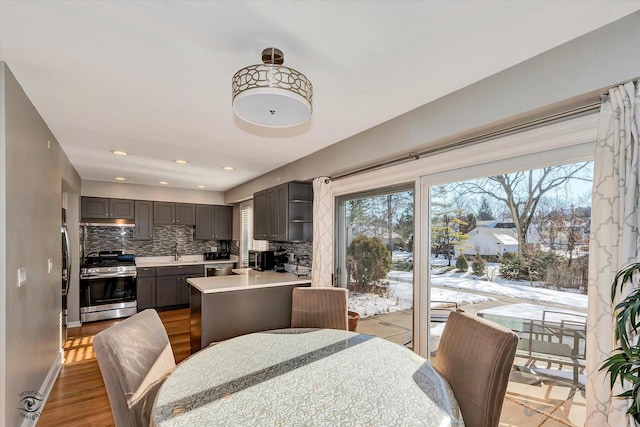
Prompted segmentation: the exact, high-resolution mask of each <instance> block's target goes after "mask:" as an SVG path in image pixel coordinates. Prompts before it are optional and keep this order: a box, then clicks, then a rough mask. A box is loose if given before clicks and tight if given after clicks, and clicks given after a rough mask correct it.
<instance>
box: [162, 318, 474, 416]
mask: <svg viewBox="0 0 640 427" xmlns="http://www.w3.org/2000/svg"><path fill="white" fill-rule="evenodd" d="M151 424H152V425H153V426H157V427H178V426H185V427H186V426H189V427H193V426H321V425H324V426H394V425H396V426H463V425H464V423H463V422H462V417H461V415H460V412H459V408H458V404H457V402H456V400H455V398H454V396H453V393H452V391H451V389H450V388H449V385H448V384H447V382H446V381H445V380H444V379H443V378H442V377H441V376H440V375H439V374H438V373H437V372H436V371H435V370H434V369H433V368H432V367H431V364H430V363H429V362H428V361H426V360H425V359H423V358H421V357H420V356H418V355H416V354H415V353H413V352H412V351H410V350H409V349H407V348H404V347H402V346H400V345H398V344H394V343H391V342H389V341H386V340H384V339H381V338H376V337H372V336H369V335H363V334H357V333H354V332H347V331H338V330H330V329H315V330H314V329H284V330H279V331H269V332H259V333H254V334H250V335H244V336H240V337H237V338H233V339H230V340H227V341H223V342H221V343H218V344H216V345H215V346H211V347H207V348H206V349H204V350H202V351H200V352H198V353H196V354H194V355H193V356H191V357H190V358H189V359H187V360H185V361H184V362H182V363H181V364H180V365H178V367H177V368H176V370H175V371H174V372H173V373H171V375H169V377H168V378H167V379H166V381H165V382H164V384H163V385H162V386H161V388H160V390H159V392H158V395H157V397H156V401H155V404H154V407H153V414H152V423H151Z"/></svg>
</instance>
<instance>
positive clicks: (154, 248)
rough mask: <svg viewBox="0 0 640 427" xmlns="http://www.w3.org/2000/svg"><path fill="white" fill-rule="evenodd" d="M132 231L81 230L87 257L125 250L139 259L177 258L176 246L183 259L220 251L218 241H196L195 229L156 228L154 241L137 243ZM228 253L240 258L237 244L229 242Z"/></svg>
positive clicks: (107, 228) (123, 228) (125, 228)
mask: <svg viewBox="0 0 640 427" xmlns="http://www.w3.org/2000/svg"><path fill="white" fill-rule="evenodd" d="M133 230H134V229H133V227H122V228H121V227H102V226H86V227H80V236H81V240H82V241H83V242H84V253H85V255H88V254H89V253H91V252H97V251H108V250H122V251H125V252H126V253H134V254H135V255H136V256H170V255H173V254H174V251H175V248H176V243H177V244H178V251H179V252H180V254H181V255H200V254H202V253H203V252H207V251H210V250H211V247H218V248H220V242H219V241H218V240H194V238H193V232H194V229H193V227H192V226H188V225H156V226H154V227H153V239H152V240H134V238H133ZM85 231H86V233H85ZM83 234H84V235H83ZM229 252H231V254H233V255H238V253H239V246H238V241H236V240H232V241H231V242H230V245H229Z"/></svg>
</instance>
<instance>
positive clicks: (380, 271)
mask: <svg viewBox="0 0 640 427" xmlns="http://www.w3.org/2000/svg"><path fill="white" fill-rule="evenodd" d="M347 256H348V262H347V270H348V272H349V275H350V277H351V278H352V279H353V281H354V290H358V291H364V292H367V293H372V292H373V291H374V290H376V287H378V286H380V285H381V280H382V279H384V278H385V277H387V273H388V272H389V270H391V252H389V250H387V248H386V246H385V245H384V243H383V242H382V241H381V240H380V239H378V238H376V237H367V236H365V235H364V234H359V235H357V236H355V237H354V238H353V240H352V241H351V244H350V245H349V247H348V248H347Z"/></svg>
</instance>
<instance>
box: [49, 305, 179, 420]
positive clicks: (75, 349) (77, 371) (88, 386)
mask: <svg viewBox="0 0 640 427" xmlns="http://www.w3.org/2000/svg"><path fill="white" fill-rule="evenodd" d="M158 314H159V315H160V318H161V319H162V323H163V324H164V327H165V329H166V330H167V334H168V335H169V341H171V347H172V348H173V355H174V357H175V359H176V363H180V362H181V361H182V360H184V359H186V358H187V357H189V353H190V347H189V309H188V308H185V309H181V310H171V311H164V312H159V313H158ZM120 321H122V319H118V320H106V321H102V322H93V323H88V324H86V325H84V326H81V327H79V328H69V330H68V336H69V338H68V339H67V341H66V343H65V348H64V353H65V362H64V366H63V367H62V370H61V372H60V375H59V376H58V379H57V380H56V383H55V384H54V386H53V389H52V390H51V394H50V395H49V398H48V399H47V403H46V404H45V407H44V410H43V412H42V416H41V417H40V420H39V421H38V426H44V427H46V426H55V427H59V426H69V427H75V426H91V427H103V426H113V425H114V423H113V417H112V416H111V406H109V398H108V397H107V391H106V389H105V387H104V382H103V381H102V374H101V373H100V368H99V367H98V362H97V360H96V358H95V355H94V353H93V337H94V336H95V335H96V334H97V333H98V332H100V331H102V330H104V329H106V328H108V327H109V326H111V325H114V324H116V323H118V322H120Z"/></svg>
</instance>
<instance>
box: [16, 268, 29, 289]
mask: <svg viewBox="0 0 640 427" xmlns="http://www.w3.org/2000/svg"><path fill="white" fill-rule="evenodd" d="M26 284H27V269H26V268H19V269H18V287H19V288H21V287H22V286H24V285H26Z"/></svg>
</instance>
